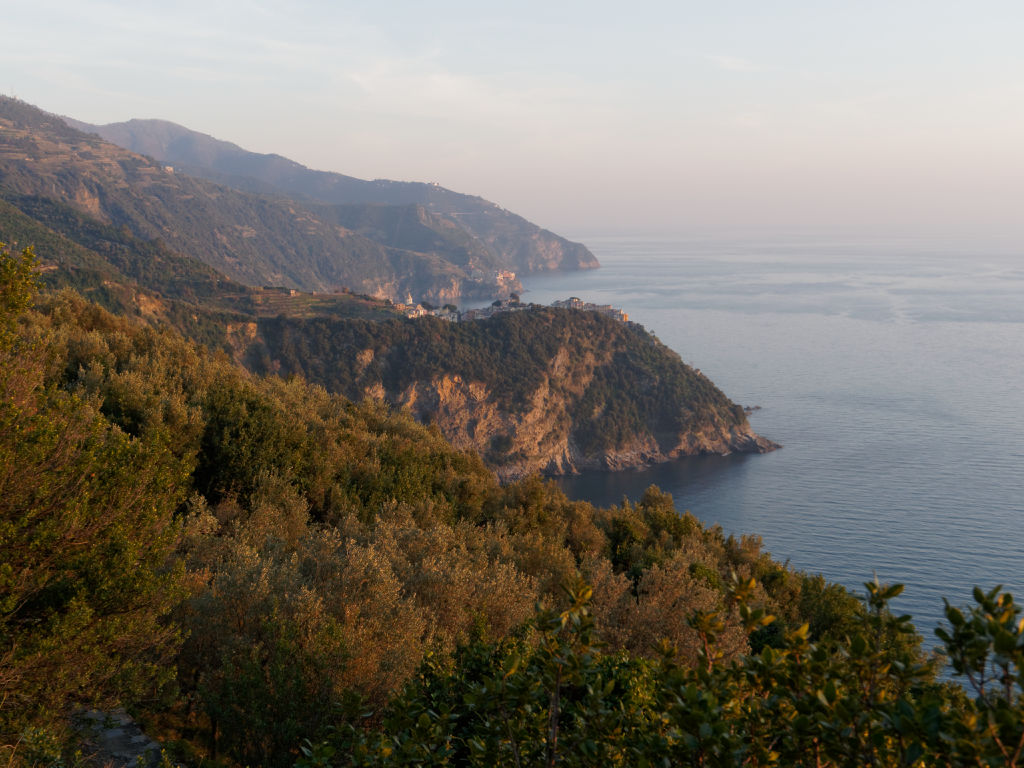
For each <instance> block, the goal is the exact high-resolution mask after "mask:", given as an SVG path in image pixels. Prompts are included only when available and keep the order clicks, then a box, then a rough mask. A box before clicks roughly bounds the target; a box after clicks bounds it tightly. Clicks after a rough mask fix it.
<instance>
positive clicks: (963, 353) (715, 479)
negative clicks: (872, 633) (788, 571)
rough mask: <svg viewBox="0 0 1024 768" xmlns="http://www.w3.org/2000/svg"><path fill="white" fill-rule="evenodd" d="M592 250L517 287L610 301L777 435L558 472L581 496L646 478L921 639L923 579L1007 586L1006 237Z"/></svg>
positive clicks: (1023, 529)
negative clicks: (865, 598) (579, 267)
mask: <svg viewBox="0 0 1024 768" xmlns="http://www.w3.org/2000/svg"><path fill="white" fill-rule="evenodd" d="M587 243H588V245H589V246H590V247H591V249H592V250H593V251H594V253H595V254H596V255H597V256H598V258H599V259H600V260H601V263H602V265H603V266H602V268H601V269H600V270H596V271H593V272H588V273H566V274H559V275H555V276H546V277H542V278H534V279H531V280H529V281H528V282H527V283H526V286H525V287H526V289H527V293H526V294H524V296H523V299H524V300H529V301H534V302H537V303H549V302H550V301H552V300H554V299H558V298H565V297H567V296H570V295H573V296H579V297H581V298H583V299H585V300H588V301H592V302H596V303H602V304H613V305H615V306H617V307H620V308H622V309H623V310H625V311H626V312H627V313H629V315H630V316H631V319H634V320H637V321H639V322H640V323H642V324H643V325H644V326H646V327H647V329H648V330H649V331H652V332H653V333H655V334H656V335H657V336H658V337H659V338H660V339H661V340H662V341H663V342H664V343H665V344H667V345H668V346H669V347H671V348H672V349H674V350H676V351H677V352H678V353H679V354H680V355H681V356H682V358H683V360H684V361H686V362H687V363H689V364H691V365H693V366H695V367H697V368H700V369H701V370H702V371H703V372H704V373H705V374H707V375H708V376H710V377H711V379H712V380H713V381H714V382H715V383H716V384H718V385H719V386H720V387H721V388H722V389H723V390H724V391H725V393H726V394H727V395H728V396H729V397H731V398H732V399H733V400H734V401H736V402H738V403H740V404H742V405H751V406H754V405H756V406H760V407H761V410H759V411H756V412H755V413H754V414H753V415H752V416H751V424H752V425H753V427H754V429H755V430H756V431H757V432H759V433H760V434H763V435H765V436H767V437H770V438H772V439H773V440H775V441H776V442H779V443H782V444H783V446H784V448H783V449H782V450H779V451H776V452H774V453H771V454H767V455H763V456H726V457H719V456H710V457H699V458H692V459H683V460H680V461H677V462H673V463H670V464H665V465H662V466H659V467H655V468H652V469H649V470H644V471H638V472H626V473H593V474H587V475H583V476H579V477H574V478H567V479H565V480H563V481H562V482H561V485H562V487H563V488H564V489H565V491H566V492H567V493H568V494H569V495H570V496H571V497H573V498H578V499H587V500H590V501H593V502H594V503H597V504H600V505H608V504H611V503H617V502H619V501H621V499H622V498H623V497H628V498H630V499H635V498H637V497H638V496H639V495H640V494H641V493H643V490H644V489H645V488H646V487H647V486H648V485H650V484H652V483H653V484H656V485H658V486H660V487H661V488H662V489H664V490H666V491H669V492H670V493H671V494H672V495H673V497H674V498H675V500H676V505H677V507H678V508H679V509H689V510H690V511H692V512H693V513H694V514H695V515H696V516H697V517H698V518H700V519H701V520H703V521H704V522H705V524H709V525H710V524H717V525H720V526H722V528H723V529H724V530H725V532H726V533H732V534H737V535H739V534H756V535H759V536H761V538H762V539H763V542H764V546H765V548H766V549H767V550H768V551H770V552H771V553H772V555H773V556H774V557H775V558H776V559H778V560H781V561H788V562H789V563H790V564H791V565H792V566H794V567H796V568H799V569H802V570H806V571H809V572H814V573H822V574H824V576H825V577H826V578H828V579H829V580H832V581H837V582H840V583H842V584H844V585H846V586H847V587H850V588H852V589H854V590H856V591H858V592H861V593H862V592H863V582H864V581H866V580H870V579H871V578H872V576H873V574H875V573H877V575H878V577H879V579H881V580H882V581H887V582H902V583H904V584H905V585H906V590H905V595H904V597H902V598H901V599H900V601H899V602H898V603H897V605H896V607H897V608H898V609H900V610H903V611H906V612H908V613H911V614H913V616H914V618H915V623H916V624H917V627H918V629H919V630H920V631H922V633H924V635H925V638H926V642H928V643H929V644H931V641H932V630H933V629H934V627H935V626H936V625H937V624H938V623H939V621H940V619H941V618H942V615H943V614H942V608H943V603H942V599H943V598H944V597H946V598H948V599H949V600H950V602H952V603H954V604H964V603H967V602H969V600H970V592H971V588H972V587H973V586H974V585H979V586H981V587H983V588H986V589H987V588H990V587H993V586H995V585H996V584H1003V585H1004V586H1005V587H1006V588H1008V589H1011V590H1012V591H1014V592H1015V593H1017V592H1020V591H1021V587H1022V586H1024V468H1022V462H1024V251H1022V252H1021V253H1017V254H1015V253H1013V252H1012V251H1002V252H997V251H989V252H985V251H981V250H977V251H972V250H971V249H969V248H954V247H950V246H947V245H942V244H939V245H934V246H928V245H922V244H914V243H906V242H853V241H849V242H840V241H836V240H823V241H815V240H809V239H791V240H785V241H784V240H775V241H772V242H763V241H762V242H759V241H756V240H749V241H736V242H724V241H721V240H690V241H658V240H640V239H591V240H588V241H587Z"/></svg>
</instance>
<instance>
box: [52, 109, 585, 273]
mask: <svg viewBox="0 0 1024 768" xmlns="http://www.w3.org/2000/svg"><path fill="white" fill-rule="evenodd" d="M65 120H66V121H67V122H68V124H69V125H72V126H74V127H75V128H78V129H79V130H82V131H87V132H93V133H96V134H97V135H99V136H101V137H102V138H104V139H106V140H107V141H110V142H112V143H114V144H117V145H118V146H121V147H124V148H126V149H129V150H131V151H132V152H138V153H139V154H144V155H149V156H150V157H153V158H155V159H157V160H159V161H160V162H162V163H169V164H173V165H174V166H175V168H176V169H180V170H182V171H184V172H186V173H189V174H191V175H194V176H200V177H202V178H206V179H209V180H211V181H216V182H218V183H220V184H225V185H227V186H231V187H233V188H235V189H239V190H244V191H248V192H256V193H272V194H281V195H286V196H289V197H296V198H299V199H307V200H311V201H316V202H319V203H326V204H329V205H354V204H358V205H365V204H376V205H389V206H410V205H414V206H422V207H423V208H424V209H426V210H427V211H429V212H430V213H431V214H433V215H435V216H438V217H441V218H442V219H443V220H446V221H448V222H449V223H450V224H451V225H452V227H453V228H454V229H455V230H457V231H461V232H463V233H468V234H469V235H470V236H472V237H473V238H475V239H477V240H478V241H479V242H480V243H481V244H482V245H483V246H484V247H485V253H484V254H478V259H479V260H480V261H479V262H478V263H480V264H481V265H484V266H489V267H497V268H504V269H510V270H512V271H515V272H517V273H528V272H535V271H542V270H552V269H589V268H593V267H597V266H598V262H597V259H595V258H594V256H593V254H591V253H590V251H588V250H587V249H586V248H585V247H584V246H582V245H580V244H579V243H572V242H570V241H568V240H566V239H565V238H562V237H559V236H558V235H555V234H553V233H551V232H549V231H547V230H544V229H541V228H540V227H538V226H536V225H535V224H531V223H530V222H528V221H526V219H524V218H522V217H521V216H517V215H515V214H514V213H511V212H510V211H506V210H505V209H503V208H501V207H499V206H497V205H495V204H494V203H491V202H488V201H487V200H484V199H483V198H481V197H475V196H471V195H465V194H460V193H458V192H452V191H451V190H448V189H445V188H443V187H440V186H438V185H437V184H425V183H420V182H399V181H387V180H383V179H378V180H375V181H364V180H363V179H357V178H354V177H352V176H345V175H343V174H340V173H328V172H325V171H315V170H312V169H309V168H306V167H305V166H303V165H300V164H299V163H296V162H294V161H292V160H288V159H287V158H284V157H281V156H280V155H264V154H258V153H255V152H249V151H246V150H244V149H242V148H241V147H239V146H237V145H236V144H231V143H229V142H226V141H221V140H219V139H215V138H213V137H212V136H207V135H206V134H202V133H198V132H196V131H192V130H189V129H188V128H185V127H183V126H180V125H177V124H175V123H171V122H167V121H165V120H129V121H128V122H124V123H110V124H108V125H90V124H88V123H82V122H79V121H76V120H71V119H67V118H65ZM488 255H489V257H488Z"/></svg>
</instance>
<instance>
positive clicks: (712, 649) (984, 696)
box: [297, 578, 1024, 766]
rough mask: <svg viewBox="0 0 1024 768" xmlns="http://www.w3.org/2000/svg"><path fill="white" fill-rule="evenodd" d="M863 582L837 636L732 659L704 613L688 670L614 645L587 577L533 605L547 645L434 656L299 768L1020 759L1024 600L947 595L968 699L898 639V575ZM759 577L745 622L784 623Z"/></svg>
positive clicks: (801, 635)
mask: <svg viewBox="0 0 1024 768" xmlns="http://www.w3.org/2000/svg"><path fill="white" fill-rule="evenodd" d="M865 586H866V588H867V594H866V600H865V607H866V610H865V611H864V612H863V613H862V614H861V615H860V618H859V619H858V620H857V621H856V622H855V624H854V625H853V627H852V631H851V633H850V634H849V635H847V636H845V637H843V638H842V639H841V640H837V641H823V642H814V641H813V640H811V639H810V637H809V632H808V628H807V626H806V625H803V626H801V627H799V628H797V629H795V630H793V631H790V632H787V633H786V636H785V638H784V641H783V643H782V644H781V645H780V647H778V648H765V649H764V650H762V651H761V652H760V653H757V654H748V655H745V656H742V657H738V658H736V659H734V660H732V661H726V660H725V659H724V658H723V656H722V653H721V649H720V648H719V645H718V643H719V639H720V634H719V632H720V628H721V626H722V625H721V621H722V618H723V614H722V613H721V612H697V613H695V614H693V615H692V616H691V618H690V622H691V624H692V625H693V626H694V628H695V629H696V630H697V631H698V632H699V633H700V635H701V637H702V645H701V650H700V654H699V655H700V658H699V663H697V664H696V665H688V664H687V665H680V664H679V663H678V660H677V658H678V657H677V656H676V654H675V649H674V648H673V647H672V646H671V645H665V646H664V647H663V651H662V655H661V657H660V658H657V659H650V660H644V659H640V658H637V657H623V656H617V655H607V654H605V653H603V652H602V651H601V648H600V644H599V643H598V642H597V638H596V636H595V634H594V624H593V621H592V619H591V616H590V613H589V603H590V596H591V595H590V589H589V587H587V586H586V585H583V584H579V583H577V584H575V585H573V586H571V587H570V588H569V599H568V603H567V606H566V608H565V609H564V610H562V611H554V612H553V611H550V610H541V611H539V612H538V613H537V614H536V616H535V618H534V620H533V622H532V624H531V627H532V631H533V632H535V633H536V638H535V641H534V642H532V643H527V642H523V641H522V640H509V641H502V642H499V643H496V644H488V643H480V642H477V643H474V644H473V645H471V646H467V647H466V648H464V649H463V650H461V651H460V653H459V655H458V656H457V663H456V664H455V665H454V666H453V667H451V668H447V669H446V668H443V667H441V666H439V665H438V664H436V663H434V662H432V661H428V663H427V664H425V666H424V668H423V670H422V671H421V673H420V675H419V676H418V678H417V679H416V680H415V681H413V682H411V683H410V684H409V686H407V688H406V690H405V691H404V692H403V693H402V694H401V695H400V696H399V697H398V698H396V699H395V701H394V702H393V703H392V705H391V706H390V707H389V708H388V710H387V711H386V712H385V713H384V716H383V718H382V719H381V721H380V722H379V724H373V725H371V726H370V727H368V728H365V729H359V728H356V727H354V726H352V725H348V726H345V727H342V728H339V729H337V730H336V731H335V732H334V733H333V734H332V736H331V737H330V738H329V739H328V740H326V741H323V742H321V743H319V744H314V743H313V742H307V744H306V745H305V748H304V749H303V755H304V757H303V758H302V759H300V761H299V762H298V763H297V765H299V766H310V765H317V764H319V765H353V766H391V765H465V766H475V765H480V766H484V765H488V766H489V765H550V766H553V765H573V766H605V765H630V766H633V765H636V766H653V765H694V766H738V765H749V766H784V765H814V766H865V765H875V766H936V765H944V766H966V765H1008V766H1013V765H1020V762H1021V746H1020V745H1021V743H1022V738H1024V736H1022V734H1024V700H1022V698H1021V688H1020V683H1021V674H1022V667H1021V666H1020V662H1021V661H1022V657H1021V652H1020V650H1019V648H1020V647H1022V646H1024V643H1022V642H1021V639H1022V634H1021V626H1020V623H1019V622H1017V621H1016V617H1017V616H1018V615H1019V613H1020V609H1019V607H1018V606H1016V604H1015V603H1014V601H1013V598H1012V597H1011V596H1010V595H1008V594H1005V593H1000V592H999V590H998V588H997V589H995V590H992V591H991V592H989V593H982V592H981V591H980V590H978V591H977V592H976V593H975V599H976V602H977V605H976V606H974V607H973V608H971V609H969V610H968V611H967V612H966V616H965V615H964V613H963V612H961V611H960V610H958V609H955V608H952V607H949V606H947V618H948V619H949V620H950V622H951V624H952V628H951V629H952V631H948V630H941V631H940V632H939V635H940V637H942V638H943V639H944V640H945V643H946V650H947V653H949V654H950V658H952V659H955V660H956V661H954V667H955V669H956V671H957V672H958V673H962V674H963V673H966V674H968V675H969V677H968V679H969V681H970V683H971V686H972V688H973V692H974V693H975V694H976V695H975V696H974V698H973V699H969V698H968V697H966V696H965V695H964V691H963V690H962V689H961V688H959V687H957V686H956V685H953V684H950V683H941V682H936V681H935V679H934V677H933V671H934V670H933V666H932V665H931V664H927V663H922V662H921V661H920V659H919V658H918V657H917V655H916V654H914V653H913V652H912V651H910V650H909V649H908V646H906V645H905V644H900V643H893V642H891V641H892V639H893V638H894V637H898V636H901V635H907V634H911V633H913V629H912V628H911V626H910V623H909V617H907V616H894V615H893V614H891V613H890V611H889V609H888V605H889V601H890V600H891V599H892V598H894V597H895V596H897V595H898V594H899V592H900V590H901V587H900V586H899V585H894V586H887V585H881V584H878V583H877V582H870V583H867V584H866V585H865ZM755 588H756V584H755V583H754V582H753V580H743V579H738V578H737V579H734V580H733V581H732V586H731V587H730V598H729V599H730V602H731V603H732V605H733V607H734V608H735V609H736V610H737V612H738V614H739V615H740V616H741V617H742V622H743V627H744V630H745V631H746V632H753V631H756V628H757V627H759V626H765V625H770V624H771V623H772V622H773V620H774V618H773V617H772V616H770V615H767V614H765V613H764V611H763V610H762V609H755V608H751V607H750V605H749V603H748V602H747V600H748V599H749V598H750V597H751V596H752V595H753V594H754V591H755ZM1011 644H1012V648H1011ZM1013 649H1017V650H1013ZM982 670H987V671H982ZM992 672H995V673H996V678H995V680H990V679H989V675H990V673H992ZM986 680H988V681H989V682H990V683H991V682H994V683H995V685H988V686H986V684H985V681H986ZM318 761H319V762H318Z"/></svg>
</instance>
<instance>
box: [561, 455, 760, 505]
mask: <svg viewBox="0 0 1024 768" xmlns="http://www.w3.org/2000/svg"><path fill="white" fill-rule="evenodd" d="M756 458H757V457H756V456H752V455H750V454H735V453H734V454H730V455H728V456H685V457H683V458H680V459H676V460H675V461H668V462H665V463H664V464H657V465H655V466H653V467H647V468H645V469H637V470H627V471H625V472H584V473H582V474H579V475H570V476H568V477H562V478H558V479H557V480H556V482H557V483H558V486H559V487H560V488H561V489H562V490H563V491H564V492H565V495H566V496H568V497H569V498H572V499H587V500H588V501H590V502H591V503H592V504H595V505H597V506H599V507H610V506H612V505H614V504H620V503H621V502H622V500H623V499H624V498H625V499H629V500H630V501H636V500H637V499H638V498H639V497H640V496H641V495H643V492H644V491H645V490H646V489H647V488H649V487H650V486H652V485H656V486H658V488H660V489H661V490H663V491H667V492H668V493H671V494H672V496H673V497H674V498H676V499H687V498H694V497H698V496H703V495H704V494H705V493H707V492H708V491H711V490H713V489H714V488H716V487H717V486H718V485H719V484H720V483H722V482H725V481H727V480H733V481H734V480H736V478H737V477H738V476H739V475H740V474H741V473H742V472H743V471H744V465H745V464H746V463H747V462H748V461H750V460H751V459H756ZM691 511H693V512H694V514H696V515H697V517H698V518H699V517H700V515H699V514H698V512H699V510H696V511H694V510H691ZM705 522H713V521H705Z"/></svg>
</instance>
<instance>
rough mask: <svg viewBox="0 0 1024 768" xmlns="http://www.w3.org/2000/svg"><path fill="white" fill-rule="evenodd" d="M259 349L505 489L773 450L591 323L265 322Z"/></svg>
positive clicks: (694, 388)
mask: <svg viewBox="0 0 1024 768" xmlns="http://www.w3.org/2000/svg"><path fill="white" fill-rule="evenodd" d="M259 344H260V349H259V350H258V351H257V352H255V353H254V352H253V351H252V348H251V347H250V349H249V351H247V352H246V356H247V359H249V360H264V361H266V360H273V361H274V363H273V365H274V367H273V369H272V370H274V371H275V372H278V373H282V374H285V375H287V374H291V373H301V374H302V375H304V376H305V377H306V378H307V379H309V380H311V381H315V382H318V383H321V384H323V385H325V386H326V387H327V388H328V389H331V390H334V391H338V392H342V393H343V394H345V395H347V396H348V397H350V398H353V399H357V400H358V399H361V398H363V397H374V398H379V399H384V400H387V401H388V402H390V403H392V404H393V405H395V406H397V407H400V408H404V409H407V410H408V411H410V412H411V413H412V414H413V415H414V416H415V417H416V418H417V419H418V420H420V421H422V422H425V423H430V424H434V425H436V426H437V428H438V429H439V430H440V431H441V432H442V433H443V434H444V435H445V437H446V438H447V439H448V440H449V441H451V442H452V444H453V445H455V446H456V447H458V448H462V449H466V450H472V451H475V452H478V453H479V454H480V455H481V456H483V457H484V459H485V461H486V462H487V463H488V464H489V465H490V466H491V467H492V468H493V469H494V470H495V471H496V472H497V473H498V474H499V476H501V477H502V478H503V479H505V480H508V479H512V478H516V477H520V476H523V475H525V474H529V473H532V472H540V473H543V474H548V475H559V474H572V473H576V472H579V471H582V470H587V469H613V470H615V469H627V468H633V467H640V466H645V465H649V464H654V463H658V462H663V461H667V460H669V459H673V458H676V457H678V456H684V455H696V454H702V453H719V454H724V453H732V452H765V451H769V450H772V449H773V448H775V447H777V446H776V445H775V444H774V443H772V442H771V441H770V440H766V439H764V438H761V437H759V436H758V435H756V434H754V432H753V431H752V430H751V428H750V426H749V424H748V423H747V420H746V416H745V414H744V413H743V410H742V409H741V408H740V407H739V406H737V405H735V404H734V403H732V402H731V401H730V400H729V399H728V398H727V397H726V396H725V395H724V394H723V393H722V392H721V391H720V390H719V389H718V388H717V387H715V386H714V384H713V383H712V382H711V381H710V380H708V379H707V377H705V376H704V375H703V374H701V373H700V372H698V371H696V370H694V369H693V368H690V367H689V366H687V365H685V364H684V363H683V362H682V361H681V360H680V359H679V356H678V355H677V354H675V353H674V352H672V351H671V350H669V349H668V348H666V347H665V346H664V345H662V344H661V343H660V342H658V341H657V340H656V339H655V338H654V337H652V336H651V335H650V334H648V333H647V332H646V331H644V330H643V329H642V328H641V327H639V326H636V325H634V324H626V323H621V322H618V321H616V320H613V319H611V318H608V317H604V316H601V315H598V314H597V313H594V312H582V311H574V310H553V309H547V308H545V309H533V310H528V311H523V312H515V313H508V314H505V315H497V316H495V317H493V318H491V319H490V320H486V321H479V322H463V323H447V322H444V321H440V320H434V319H430V318H423V319H418V320H410V321H394V322H389V323H359V322H340V321H339V322H332V321H327V320H317V321H310V322H307V323H297V322H295V321H289V320H286V319H282V318H267V319H264V320H261V321H260V340H259ZM256 368H257V370H260V369H259V367H258V366H256Z"/></svg>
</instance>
